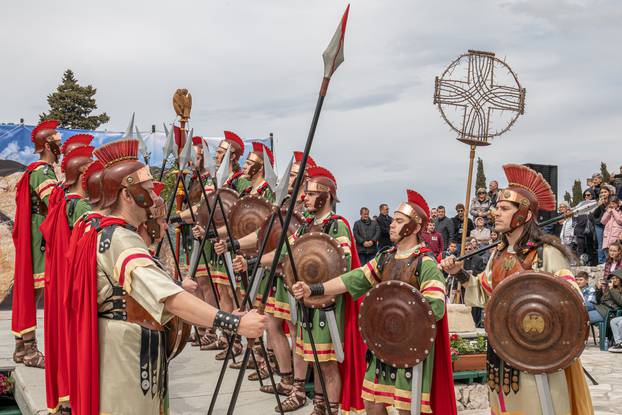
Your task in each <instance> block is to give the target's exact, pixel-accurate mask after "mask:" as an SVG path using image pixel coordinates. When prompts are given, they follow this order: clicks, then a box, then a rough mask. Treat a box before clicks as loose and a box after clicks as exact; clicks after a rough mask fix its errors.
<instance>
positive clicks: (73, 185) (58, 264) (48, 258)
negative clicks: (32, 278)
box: [39, 137, 93, 413]
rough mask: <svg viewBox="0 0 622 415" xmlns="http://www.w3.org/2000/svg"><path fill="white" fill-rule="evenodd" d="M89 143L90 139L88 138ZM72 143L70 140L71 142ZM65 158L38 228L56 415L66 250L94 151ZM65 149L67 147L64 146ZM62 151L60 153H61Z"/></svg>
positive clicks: (65, 336) (49, 386) (64, 343)
mask: <svg viewBox="0 0 622 415" xmlns="http://www.w3.org/2000/svg"><path fill="white" fill-rule="evenodd" d="M91 139H92V137H91ZM70 140H71V139H70ZM70 146H71V149H69V150H68V153H66V154H64V156H63V161H62V164H61V171H62V172H63V173H64V174H65V180H64V182H63V184H62V185H59V186H57V187H56V188H55V189H54V191H53V193H52V195H51V196H50V201H49V204H48V215H47V216H46V218H45V220H44V221H43V223H42V224H41V226H40V227H39V229H40V230H41V234H42V235H43V238H44V239H45V241H46V252H45V273H46V278H45V320H44V327H45V330H44V333H45V354H46V356H47V364H46V365H45V379H46V382H45V386H46V398H47V406H48V411H49V412H50V413H55V412H57V411H58V409H59V406H60V405H61V404H63V403H64V404H63V408H62V410H65V409H66V404H67V402H68V401H69V374H68V370H69V369H68V362H69V359H70V355H69V350H68V343H69V341H70V337H69V328H68V315H67V311H66V308H65V307H64V304H65V302H66V300H67V292H68V291H69V288H68V285H69V284H71V281H72V278H71V276H70V274H69V272H68V268H67V257H66V253H67V248H68V246H69V240H70V237H71V231H72V228H73V225H74V223H75V222H76V221H77V220H78V218H80V217H81V216H82V215H83V214H84V213H86V212H88V211H89V210H90V209H91V207H90V205H89V203H88V202H87V201H86V199H85V198H84V190H83V189H82V182H81V176H82V173H83V172H84V171H85V170H86V168H87V167H88V165H89V164H90V163H91V162H92V161H93V160H92V159H91V155H92V153H93V147H91V146H89V145H85V144H80V145H70ZM63 149H67V146H63ZM61 150H62V149H61Z"/></svg>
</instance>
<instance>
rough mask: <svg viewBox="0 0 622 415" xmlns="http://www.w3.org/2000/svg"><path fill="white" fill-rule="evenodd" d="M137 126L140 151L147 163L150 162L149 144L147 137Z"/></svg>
mask: <svg viewBox="0 0 622 415" xmlns="http://www.w3.org/2000/svg"><path fill="white" fill-rule="evenodd" d="M135 128H136V138H138V142H139V143H140V153H141V154H142V155H143V158H144V159H145V163H149V152H148V151H147V144H146V143H145V139H144V138H143V136H142V134H141V133H140V130H139V129H138V126H135Z"/></svg>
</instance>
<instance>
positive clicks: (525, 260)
mask: <svg viewBox="0 0 622 415" xmlns="http://www.w3.org/2000/svg"><path fill="white" fill-rule="evenodd" d="M503 169H504V171H505V175H506V177H507V179H508V187H507V188H505V189H503V190H501V191H500V192H499V193H498V199H497V206H496V210H495V211H494V214H493V215H494V220H495V228H494V229H495V231H496V232H497V233H499V234H501V235H502V242H501V244H499V245H498V246H497V248H496V251H495V252H494V254H493V255H491V257H490V260H489V261H488V265H487V266H486V269H485V270H484V272H482V273H481V274H479V275H471V274H469V273H468V272H466V271H465V270H464V269H463V264H462V262H457V261H456V258H454V257H453V256H452V257H448V258H446V259H444V260H443V261H442V262H441V264H442V266H443V269H444V270H445V271H446V272H448V273H449V274H450V275H453V276H455V277H456V278H457V279H458V281H460V282H461V283H462V284H463V286H464V287H465V289H466V291H465V304H467V305H470V306H475V307H484V306H485V304H486V303H487V302H488V301H489V300H490V298H491V295H492V294H493V290H494V289H495V287H497V286H498V285H499V284H500V283H501V282H502V281H503V280H504V279H506V278H508V277H510V276H512V275H514V274H516V273H518V272H521V271H525V270H535V271H544V272H548V273H551V274H554V275H555V276H557V277H559V278H561V279H564V280H566V281H568V282H569V283H570V284H572V285H573V286H575V287H576V289H577V290H578V286H576V283H575V281H574V277H573V274H572V271H571V270H570V261H569V259H570V255H571V254H569V253H568V252H567V251H566V249H565V248H564V246H563V245H562V244H561V243H560V241H559V239H558V238H556V237H554V236H551V235H548V234H545V233H544V232H543V231H542V230H540V228H539V227H538V226H537V224H536V218H537V217H538V210H545V211H552V210H555V195H554V193H553V191H552V190H551V187H550V185H549V184H548V183H547V182H546V180H545V179H544V178H543V177H542V175H540V174H538V173H537V172H535V171H534V170H532V169H530V168H528V167H526V166H522V165H516V164H506V165H504V166H503ZM487 367H488V385H489V386H490V391H489V400H490V406H491V409H492V412H493V413H495V414H502V413H503V414H505V413H512V414H528V415H540V414H542V409H541V399H542V398H540V399H539V398H538V396H539V393H538V390H537V386H536V380H535V376H537V375H534V374H530V373H527V372H523V371H520V370H518V369H516V368H514V367H512V366H511V365H509V364H508V363H507V362H505V361H503V360H501V359H500V358H499V356H498V355H497V354H496V352H495V351H494V350H493V349H492V348H491V346H490V345H489V349H488V359H487ZM545 376H546V377H547V378H548V385H549V387H550V393H551V395H552V396H553V397H554V399H552V401H553V405H554V411H555V413H557V414H570V413H572V414H575V415H583V414H592V413H593V409H592V403H591V398H590V394H589V392H588V389H587V385H586V383H585V377H584V375H583V371H582V369H581V362H580V361H579V360H578V359H577V360H576V361H575V362H574V363H572V364H571V365H570V366H569V367H567V368H566V369H562V370H556V371H554V372H552V373H548V374H546V375H545Z"/></svg>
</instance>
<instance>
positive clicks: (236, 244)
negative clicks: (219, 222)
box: [227, 239, 240, 252]
mask: <svg viewBox="0 0 622 415" xmlns="http://www.w3.org/2000/svg"><path fill="white" fill-rule="evenodd" d="M227 249H233V250H234V251H236V252H237V251H239V250H240V241H238V240H237V239H233V240H230V241H227Z"/></svg>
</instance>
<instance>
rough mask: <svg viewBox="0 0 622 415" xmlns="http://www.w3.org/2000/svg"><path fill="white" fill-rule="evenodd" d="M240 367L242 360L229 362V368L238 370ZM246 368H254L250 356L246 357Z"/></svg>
mask: <svg viewBox="0 0 622 415" xmlns="http://www.w3.org/2000/svg"><path fill="white" fill-rule="evenodd" d="M241 367H242V361H238V362H231V363H229V368H231V369H237V370H240V368H241ZM246 368H247V369H255V362H254V361H253V359H252V358H251V359H248V364H247V365H246Z"/></svg>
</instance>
